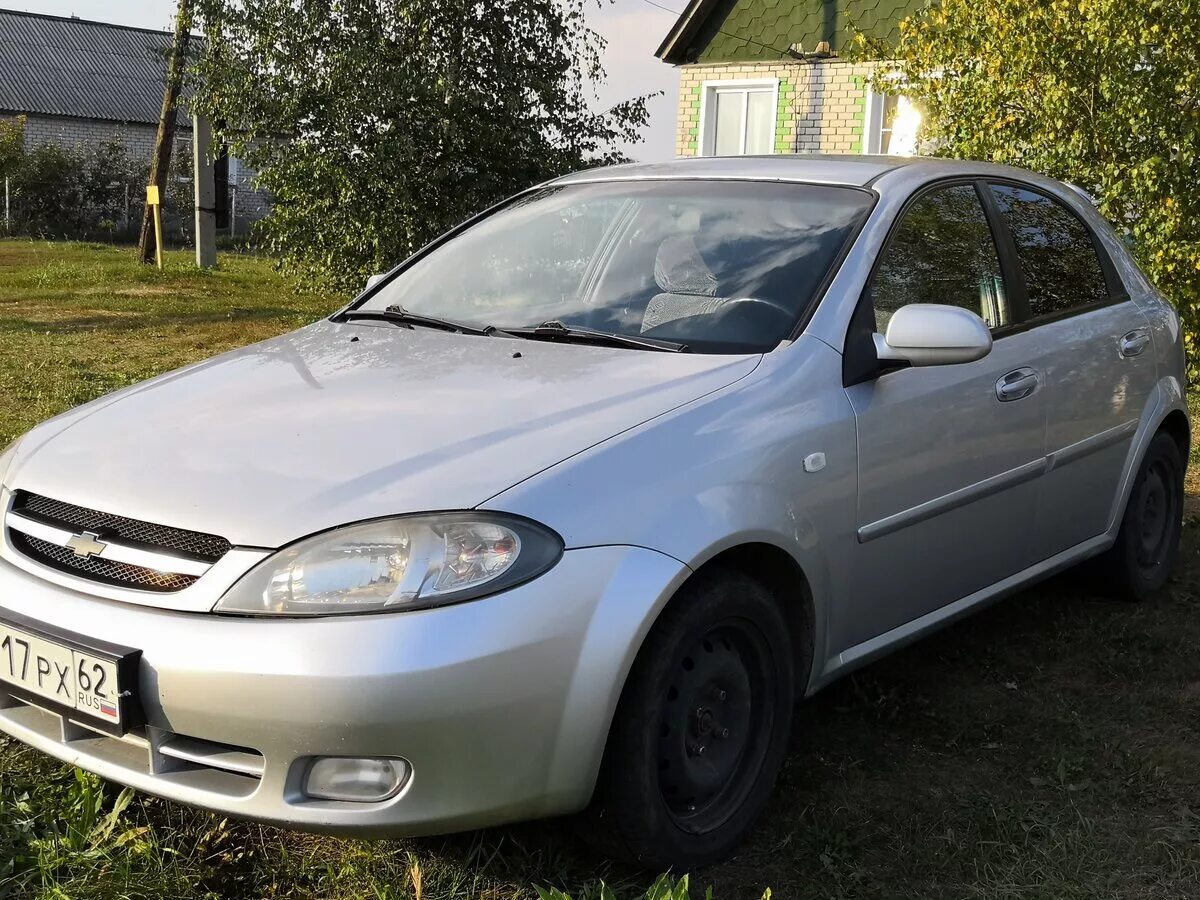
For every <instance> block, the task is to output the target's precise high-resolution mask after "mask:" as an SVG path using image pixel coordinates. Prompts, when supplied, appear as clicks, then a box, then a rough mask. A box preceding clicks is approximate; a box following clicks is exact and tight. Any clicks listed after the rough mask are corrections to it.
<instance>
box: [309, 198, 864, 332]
mask: <svg viewBox="0 0 1200 900" xmlns="http://www.w3.org/2000/svg"><path fill="white" fill-rule="evenodd" d="M561 181H562V179H558V178H555V179H551V180H550V181H543V182H541V183H540V184H535V185H531V186H530V187H527V188H526V189H525V190H523V191H519V192H518V193H516V194H513V195H512V196H511V197H506V198H505V199H503V200H501V201H500V202H499V203H495V204H493V205H492V206H489V207H487V208H486V209H484V210H482V211H481V212H478V213H476V214H475V215H473V216H471V217H470V218H469V219H465V220H464V221H462V222H461V223H459V224H458V225H455V226H454V227H453V228H451V229H449V230H448V231H446V232H444V233H443V234H441V235H439V236H438V237H436V238H434V239H433V240H432V241H430V242H429V243H428V244H426V245H425V246H424V247H422V248H421V249H420V250H418V251H416V252H415V253H413V254H412V255H411V256H409V257H408V258H407V259H405V260H404V261H403V262H401V263H400V264H399V265H397V266H396V267H395V268H393V269H391V270H390V271H388V272H386V273H384V275H383V277H382V278H380V279H379V280H378V281H377V282H376V283H375V284H373V285H371V286H370V287H369V288H367V289H366V290H364V291H363V292H362V293H360V294H359V295H358V296H357V297H355V298H354V299H353V300H351V301H350V302H349V303H348V304H346V305H345V306H343V307H342V308H341V309H339V310H337V311H336V312H335V313H333V314H332V315H330V316H328V317H327V320H328V321H330V322H339V321H341V320H342V317H343V316H345V315H346V314H347V313H350V312H353V311H354V310H356V309H358V308H360V307H361V306H363V305H364V304H365V303H366V302H367V301H369V300H370V299H371V298H372V297H374V296H375V295H376V294H377V293H379V292H380V291H381V290H383V288H385V287H386V286H387V285H389V284H391V283H392V282H393V281H395V280H396V279H397V278H398V277H400V276H401V275H403V274H404V273H405V272H406V271H408V270H409V269H410V268H412V267H413V266H415V265H416V264H417V263H419V262H420V261H421V260H422V259H424V258H425V257H426V256H428V255H429V254H430V253H432V252H433V251H434V250H436V249H438V248H439V247H441V246H442V245H443V244H446V243H448V242H449V241H451V240H453V239H454V238H456V237H458V235H460V234H462V233H463V232H464V231H466V230H468V229H470V228H473V227H475V226H476V225H478V224H479V223H480V222H483V221H484V220H486V219H489V218H491V217H492V216H494V215H496V213H499V212H503V211H504V210H505V209H507V208H508V207H510V206H512V205H513V204H514V203H516V202H517V201H518V200H520V199H521V198H522V197H525V196H528V195H529V194H533V193H536V192H537V191H542V190H546V189H547V188H551V187H554V186H556V185H558V184H559V183H560V182H561ZM651 181H661V182H667V183H669V182H678V181H692V182H696V181H720V182H731V181H742V182H749V183H754V184H789V185H807V186H809V187H817V188H839V189H842V190H847V191H857V192H859V193H862V194H866V195H867V197H869V198H870V200H869V202H868V203H867V204H866V205H865V206H864V207H863V211H862V213H861V214H860V215H859V217H858V219H857V221H855V222H854V223H853V225H851V227H850V229H849V231H848V232H847V234H846V240H845V241H843V243H842V246H841V247H840V248H839V249H838V252H837V254H835V256H834V257H833V259H832V261H831V262H830V264H829V267H828V270H827V271H826V272H825V275H824V277H822V279H821V281H820V282H819V283H818V284H817V287H816V289H815V290H814V291H813V295H812V299H811V300H810V301H809V302H808V303H807V304H806V305H805V307H804V308H803V309H800V310H798V311H797V314H796V320H795V321H794V322H793V323H792V327H791V329H790V330H789V331H788V332H787V334H786V335H785V337H784V338H783V339H781V340H780V342H779V343H778V344H777V345H776V346H774V347H772V348H771V349H769V350H759V351H755V352H758V353H774V352H775V351H776V350H779V349H780V348H782V347H786V346H788V345H790V344H791V343H792V342H793V341H795V340H796V338H798V337H799V336H800V335H801V334H803V333H804V329H805V328H807V327H808V323H809V322H810V321H812V317H813V315H814V314H815V313H816V311H817V308H818V307H819V306H820V305H821V303H822V302H823V301H824V300H825V295H826V294H827V293H828V292H829V286H830V285H831V284H833V280H834V278H835V277H836V276H837V274H838V272H839V271H841V268H842V264H843V263H844V262H845V261H846V257H847V256H849V254H850V250H851V248H853V247H854V244H855V243H856V242H857V241H858V238H859V236H860V235H861V234H862V232H863V229H864V228H865V227H866V224H867V222H869V221H870V219H871V214H872V213H874V212H875V208H876V206H878V205H879V192H878V191H877V190H875V189H874V188H873V187H869V186H866V185H858V184H837V183H833V182H824V181H814V180H813V179H811V178H805V179H783V178H761V177H759V178H756V177H754V176H750V175H744V176H713V175H654V176H639V177H636V178H634V177H629V176H626V177H621V176H618V175H613V176H611V177H606V178H596V179H588V180H586V181H579V182H573V181H570V182H566V183H563V184H562V187H564V188H568V189H569V188H572V187H575V186H577V185H578V186H580V187H584V186H588V185H596V184H620V183H631V182H639V183H645V182H651ZM739 355H740V354H739Z"/></svg>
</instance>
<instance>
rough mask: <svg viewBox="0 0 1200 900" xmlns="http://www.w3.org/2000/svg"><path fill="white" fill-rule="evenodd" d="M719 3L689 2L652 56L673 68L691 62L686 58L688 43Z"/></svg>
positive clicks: (705, 0)
mask: <svg viewBox="0 0 1200 900" xmlns="http://www.w3.org/2000/svg"><path fill="white" fill-rule="evenodd" d="M719 2H720V0H691V2H690V3H688V5H687V8H686V9H685V10H684V11H683V12H682V13H680V14H679V18H678V19H676V20H675V24H674V25H672V26H671V30H670V31H669V32H667V36H666V37H665V38H664V39H663V42H662V43H661V44H659V46H658V49H657V50H655V51H654V55H655V56H656V57H658V58H659V59H661V60H662V61H663V62H665V63H670V64H671V65H673V66H677V65H680V64H682V63H687V62H691V60H689V59H688V58H687V51H688V50H689V49H690V48H689V46H688V42H689V41H690V40H691V39H692V38H693V37H695V35H696V32H698V31H699V30H700V28H701V27H702V26H703V25H704V23H705V22H707V21H708V17H709V15H710V14H711V13H712V11H713V8H714V7H716V5H717V4H718V3H719Z"/></svg>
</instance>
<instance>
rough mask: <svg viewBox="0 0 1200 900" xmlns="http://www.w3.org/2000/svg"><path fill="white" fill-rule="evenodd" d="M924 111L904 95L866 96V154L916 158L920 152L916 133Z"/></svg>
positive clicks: (870, 92)
mask: <svg viewBox="0 0 1200 900" xmlns="http://www.w3.org/2000/svg"><path fill="white" fill-rule="evenodd" d="M920 127H921V111H920V110H919V109H917V107H916V106H915V105H914V104H913V103H912V101H910V100H909V99H908V98H907V97H905V96H904V95H903V94H881V93H878V92H876V91H869V93H868V95H867V108H866V128H865V129H864V130H863V152H864V153H882V154H895V155H898V156H913V155H915V154H916V152H917V130H918V129H919V128H920Z"/></svg>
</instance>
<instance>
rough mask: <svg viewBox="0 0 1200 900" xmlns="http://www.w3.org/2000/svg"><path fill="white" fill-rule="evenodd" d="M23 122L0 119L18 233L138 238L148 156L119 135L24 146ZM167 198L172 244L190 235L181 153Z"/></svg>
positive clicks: (187, 175)
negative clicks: (97, 140)
mask: <svg viewBox="0 0 1200 900" xmlns="http://www.w3.org/2000/svg"><path fill="white" fill-rule="evenodd" d="M23 130H24V122H23V121H22V120H21V119H16V120H14V121H10V122H0V178H6V179H7V180H8V188H9V208H10V219H9V225H8V230H9V233H10V234H13V235H23V236H29V237H38V238H52V239H70V240H87V241H107V242H131V241H134V240H136V239H137V232H138V228H139V226H140V223H141V216H142V206H143V202H144V197H145V190H146V183H147V181H148V180H149V160H139V159H136V158H134V157H132V156H131V155H130V154H129V151H128V150H127V149H126V148H125V145H124V144H123V143H121V141H120V140H117V139H115V138H114V139H112V140H108V141H104V142H102V143H98V144H89V145H77V146H75V147H62V146H59V145H58V144H42V145H40V146H37V147H32V148H25V147H24V135H23ZM172 170H173V172H175V173H180V174H181V175H182V176H183V177H180V175H172V177H171V179H170V180H169V182H168V185H167V195H166V197H165V200H164V203H163V226H164V234H165V240H166V241H167V243H168V244H171V245H179V244H186V243H189V242H190V238H191V230H192V224H191V218H192V217H191V210H192V202H193V201H192V183H191V161H190V160H188V159H179V158H177V159H175V160H173V163H172Z"/></svg>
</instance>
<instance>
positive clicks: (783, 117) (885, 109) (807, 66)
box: [655, 0, 927, 156]
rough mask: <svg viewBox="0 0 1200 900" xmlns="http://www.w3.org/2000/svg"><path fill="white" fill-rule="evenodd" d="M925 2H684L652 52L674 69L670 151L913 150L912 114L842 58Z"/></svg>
mask: <svg viewBox="0 0 1200 900" xmlns="http://www.w3.org/2000/svg"><path fill="white" fill-rule="evenodd" d="M926 3H927V0H690V2H689V3H688V4H687V7H686V8H685V9H684V10H683V12H682V13H681V14H680V16H679V18H678V20H677V21H676V22H675V24H674V26H673V27H672V28H671V30H670V32H669V33H668V34H667V36H666V38H665V39H664V40H663V42H662V45H661V46H660V47H659V48H658V50H657V52H656V54H655V55H656V56H657V57H658V58H659V59H661V60H662V61H663V62H665V63H669V64H671V65H674V66H676V67H678V68H679V88H680V89H679V118H678V134H677V140H676V152H677V154H678V155H680V156H729V155H737V154H764V153H806V152H820V153H897V154H911V153H915V152H916V150H917V140H916V132H917V126H918V125H919V124H920V113H919V112H918V111H917V109H916V108H915V107H914V106H912V105H911V104H909V103H908V101H907V100H906V99H905V98H904V97H903V96H902V95H900V94H897V93H886V92H885V93H881V92H878V91H877V90H873V89H872V88H871V86H870V84H869V83H868V79H869V76H870V75H871V73H872V64H871V63H864V62H853V61H851V60H850V59H849V58H848V54H847V51H848V50H849V48H850V43H851V41H852V40H853V35H854V32H855V30H858V31H861V32H863V33H864V34H865V35H867V36H868V37H870V38H872V39H876V40H880V41H884V42H886V43H891V44H894V43H895V42H896V40H897V39H898V37H899V30H900V23H901V22H902V21H903V20H904V19H905V18H907V17H908V16H910V15H912V14H914V13H916V12H919V11H920V10H921V9H922V8H923V7H924V6H925V5H926Z"/></svg>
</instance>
